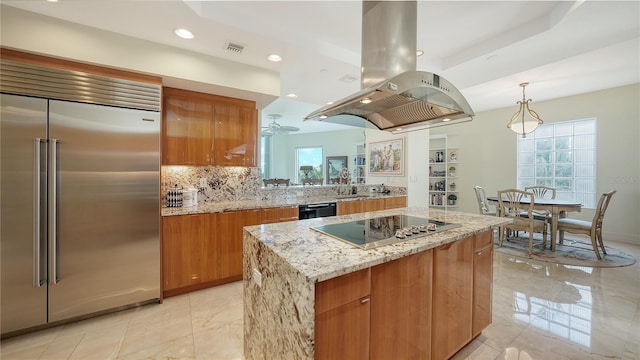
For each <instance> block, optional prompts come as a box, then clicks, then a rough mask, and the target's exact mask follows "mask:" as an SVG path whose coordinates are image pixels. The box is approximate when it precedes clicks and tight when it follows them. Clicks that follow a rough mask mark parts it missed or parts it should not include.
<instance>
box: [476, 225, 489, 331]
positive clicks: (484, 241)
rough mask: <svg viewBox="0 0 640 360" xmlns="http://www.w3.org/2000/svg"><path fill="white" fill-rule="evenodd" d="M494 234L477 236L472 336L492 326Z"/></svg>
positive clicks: (486, 233) (487, 232)
mask: <svg viewBox="0 0 640 360" xmlns="http://www.w3.org/2000/svg"><path fill="white" fill-rule="evenodd" d="M492 290H493V232H491V231H486V232H484V233H481V234H478V235H476V238H475V241H474V250H473V323H472V329H471V332H472V336H473V337H476V336H478V335H480V333H481V332H482V330H484V329H485V328H486V327H487V326H489V325H490V324H491V314H492V308H491V304H492V294H493V291H492Z"/></svg>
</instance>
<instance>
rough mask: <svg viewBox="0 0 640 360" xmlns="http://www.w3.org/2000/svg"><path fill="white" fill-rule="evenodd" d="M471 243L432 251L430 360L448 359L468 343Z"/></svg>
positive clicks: (470, 320) (471, 272)
mask: <svg viewBox="0 0 640 360" xmlns="http://www.w3.org/2000/svg"><path fill="white" fill-rule="evenodd" d="M473 243H474V237H469V238H467V239H465V240H461V241H456V242H452V243H449V244H447V245H443V246H440V247H437V248H436V249H435V250H434V255H433V287H434V289H435V290H434V292H433V328H434V329H437V331H434V332H433V333H432V334H431V346H432V353H431V358H432V359H448V358H450V357H451V356H453V354H455V353H456V352H457V351H458V350H460V349H461V348H462V347H463V346H465V345H466V344H467V343H468V342H469V341H471V322H472V308H473V304H472V301H473Z"/></svg>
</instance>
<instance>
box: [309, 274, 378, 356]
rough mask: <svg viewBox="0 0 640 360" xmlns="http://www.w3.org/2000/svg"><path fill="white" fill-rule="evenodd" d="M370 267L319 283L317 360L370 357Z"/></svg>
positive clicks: (316, 308) (316, 323) (316, 311)
mask: <svg viewBox="0 0 640 360" xmlns="http://www.w3.org/2000/svg"><path fill="white" fill-rule="evenodd" d="M370 293H371V270H370V269H364V270H360V271H356V272H353V273H349V274H346V275H342V276H339V277H337V278H333V279H329V280H325V281H322V282H319V283H317V284H316V291H315V313H316V316H315V335H314V336H315V338H314V342H315V359H316V360H320V359H323V360H324V359H330V360H333V359H369V324H370V320H369V319H370V303H369V300H370V298H369V295H370Z"/></svg>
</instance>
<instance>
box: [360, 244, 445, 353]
mask: <svg viewBox="0 0 640 360" xmlns="http://www.w3.org/2000/svg"><path fill="white" fill-rule="evenodd" d="M432 253H433V252H432V251H431V250H428V251H423V252H420V253H417V254H414V255H410V256H407V257H404V258H401V259H398V260H394V261H391V262H388V263H384V264H381V265H377V266H374V267H373V268H371V350H370V351H371V353H370V354H371V359H381V360H383V359H429V358H430V356H431V275H432V261H433V258H432ZM436 331H439V330H438V329H436Z"/></svg>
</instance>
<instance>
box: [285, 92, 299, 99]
mask: <svg viewBox="0 0 640 360" xmlns="http://www.w3.org/2000/svg"><path fill="white" fill-rule="evenodd" d="M287 96H288V97H290V98H295V97H298V95H296V94H294V93H291V94H287Z"/></svg>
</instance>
